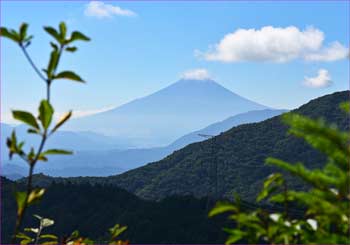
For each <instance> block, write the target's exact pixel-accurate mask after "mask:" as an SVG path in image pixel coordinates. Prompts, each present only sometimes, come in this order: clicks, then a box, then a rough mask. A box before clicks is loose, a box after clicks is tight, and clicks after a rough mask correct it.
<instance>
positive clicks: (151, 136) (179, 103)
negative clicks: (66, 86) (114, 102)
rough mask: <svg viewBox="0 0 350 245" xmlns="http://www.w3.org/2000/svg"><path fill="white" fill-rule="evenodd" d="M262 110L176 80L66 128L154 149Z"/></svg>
mask: <svg viewBox="0 0 350 245" xmlns="http://www.w3.org/2000/svg"><path fill="white" fill-rule="evenodd" d="M262 109H267V108H266V107H265V106H263V105H260V104H258V103H255V102H253V101H250V100H248V99H245V98H243V97H241V96H239V95H237V94H235V93H233V92H231V91H230V90H228V89H226V88H224V87H222V86H221V85H219V84H218V83H216V82H214V81H213V80H180V81H178V82H176V83H173V84H172V85H170V86H168V87H166V88H164V89H161V90H159V91H158V92H155V93H153V94H151V95H149V96H146V97H143V98H140V99H136V100H133V101H131V102H129V103H127V104H124V105H122V106H119V107H117V108H115V109H112V110H109V111H106V112H101V113H98V114H95V115H91V116H87V117H83V118H78V119H75V120H71V121H70V122H68V123H67V125H66V126H67V128H68V129H70V130H83V131H94V132H98V133H103V134H105V135H109V136H117V137H118V138H119V139H124V140H125V141H127V142H133V144H134V145H136V146H137V147H155V146H157V147H158V146H164V145H168V144H170V143H171V142H173V141H174V140H176V139H177V138H179V137H181V136H183V135H185V134H187V133H189V132H192V131H195V130H198V129H200V128H203V127H206V126H208V125H210V124H212V123H215V122H218V121H220V120H223V119H225V118H228V117H230V116H233V115H236V114H238V113H243V112H248V111H252V110H262Z"/></svg>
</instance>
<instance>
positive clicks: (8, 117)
mask: <svg viewBox="0 0 350 245" xmlns="http://www.w3.org/2000/svg"><path fill="white" fill-rule="evenodd" d="M114 108H116V106H105V107H102V108H99V109H88V110H73V114H72V118H79V117H86V116H90V115H94V114H97V113H100V112H105V111H109V110H111V109H114ZM29 111H30V110H29ZM66 113H67V112H55V113H54V119H55V120H56V121H58V120H59V119H60V118H61V117H62V116H63V115H64V114H66ZM1 122H2V123H8V124H13V125H17V124H20V122H19V121H17V120H15V119H14V118H13V117H12V112H11V110H9V111H7V112H4V111H1Z"/></svg>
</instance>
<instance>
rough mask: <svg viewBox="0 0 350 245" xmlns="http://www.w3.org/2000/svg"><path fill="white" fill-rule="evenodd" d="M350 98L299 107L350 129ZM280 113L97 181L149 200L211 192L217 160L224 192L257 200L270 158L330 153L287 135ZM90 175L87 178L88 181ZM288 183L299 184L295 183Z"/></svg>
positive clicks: (309, 158)
mask: <svg viewBox="0 0 350 245" xmlns="http://www.w3.org/2000/svg"><path fill="white" fill-rule="evenodd" d="M349 100H350V93H349V91H343V92H337V93H333V94H330V95H326V96H323V97H320V98H317V99H314V100H312V101H310V102H309V103H307V104H305V105H303V106H301V107H300V108H298V109H296V110H294V112H296V113H300V114H303V115H306V116H309V117H311V118H320V117H321V118H324V119H325V120H326V121H328V122H330V123H335V124H336V125H338V126H339V127H340V128H341V129H343V130H344V129H346V130H349V127H350V118H349V116H348V115H346V114H345V113H344V112H343V111H342V110H340V108H339V104H340V103H341V102H344V101H349ZM287 129H288V127H287V126H286V125H284V124H283V123H282V122H281V118H280V116H277V117H273V118H271V119H268V120H265V121H263V122H259V123H251V124H244V125H240V126H237V127H234V128H232V129H230V130H229V131H226V132H225V133H223V134H220V135H219V136H216V137H214V138H212V139H209V140H206V141H203V142H199V143H194V144H190V145H188V146H186V147H185V148H183V149H181V150H178V151H176V152H174V153H173V154H171V155H170V156H167V157H166V158H164V159H163V160H161V161H158V162H154V163H150V164H147V165H145V166H143V167H140V168H137V169H134V170H130V171H128V172H126V173H123V174H120V175H117V176H113V177H108V178H97V179H94V181H102V182H103V183H109V184H115V185H117V186H120V187H122V188H124V189H126V190H128V191H130V192H133V193H135V194H137V195H138V196H140V197H142V198H146V199H162V198H164V197H166V196H170V195H176V194H178V195H184V194H189V193H190V194H193V195H195V196H206V195H207V194H208V191H212V188H213V184H212V180H213V177H212V174H213V169H212V166H213V165H212V162H213V161H216V162H217V164H218V195H219V196H231V195H232V193H233V192H237V193H239V194H240V195H241V196H242V197H243V198H244V199H246V200H252V199H253V198H255V197H256V194H257V193H258V192H259V190H260V186H261V184H262V181H263V180H264V178H265V177H267V176H268V175H269V174H271V173H272V171H273V170H274V168H273V167H270V166H266V165H264V162H265V159H266V158H267V157H269V156H272V157H277V158H281V159H283V160H286V161H290V162H298V161H301V162H304V163H305V164H306V166H307V167H310V168H317V167H321V166H322V165H323V163H324V162H325V157H324V155H322V154H321V153H319V152H317V151H315V150H314V149H312V148H311V147H310V146H309V145H308V144H306V143H305V142H304V141H303V140H302V139H299V138H296V137H294V136H292V135H288V134H287ZM210 176H211V177H210ZM88 179H89V178H87V180H88ZM288 184H296V185H297V183H296V182H295V181H294V182H293V181H291V183H288Z"/></svg>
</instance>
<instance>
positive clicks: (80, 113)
mask: <svg viewBox="0 0 350 245" xmlns="http://www.w3.org/2000/svg"><path fill="white" fill-rule="evenodd" d="M114 108H115V106H106V107H102V108H99V109H91V110H73V115H72V117H73V118H79V117H86V116H90V115H94V114H97V113H100V112H105V111H109V110H111V109H114ZM60 116H61V115H57V117H60Z"/></svg>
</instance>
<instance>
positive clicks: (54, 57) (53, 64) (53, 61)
mask: <svg viewBox="0 0 350 245" xmlns="http://www.w3.org/2000/svg"><path fill="white" fill-rule="evenodd" d="M58 56H59V52H58V50H57V49H54V50H52V52H51V55H50V61H49V64H48V66H47V75H48V77H49V78H52V77H53V75H54V74H53V72H54V71H55V69H56V68H57V65H58Z"/></svg>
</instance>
